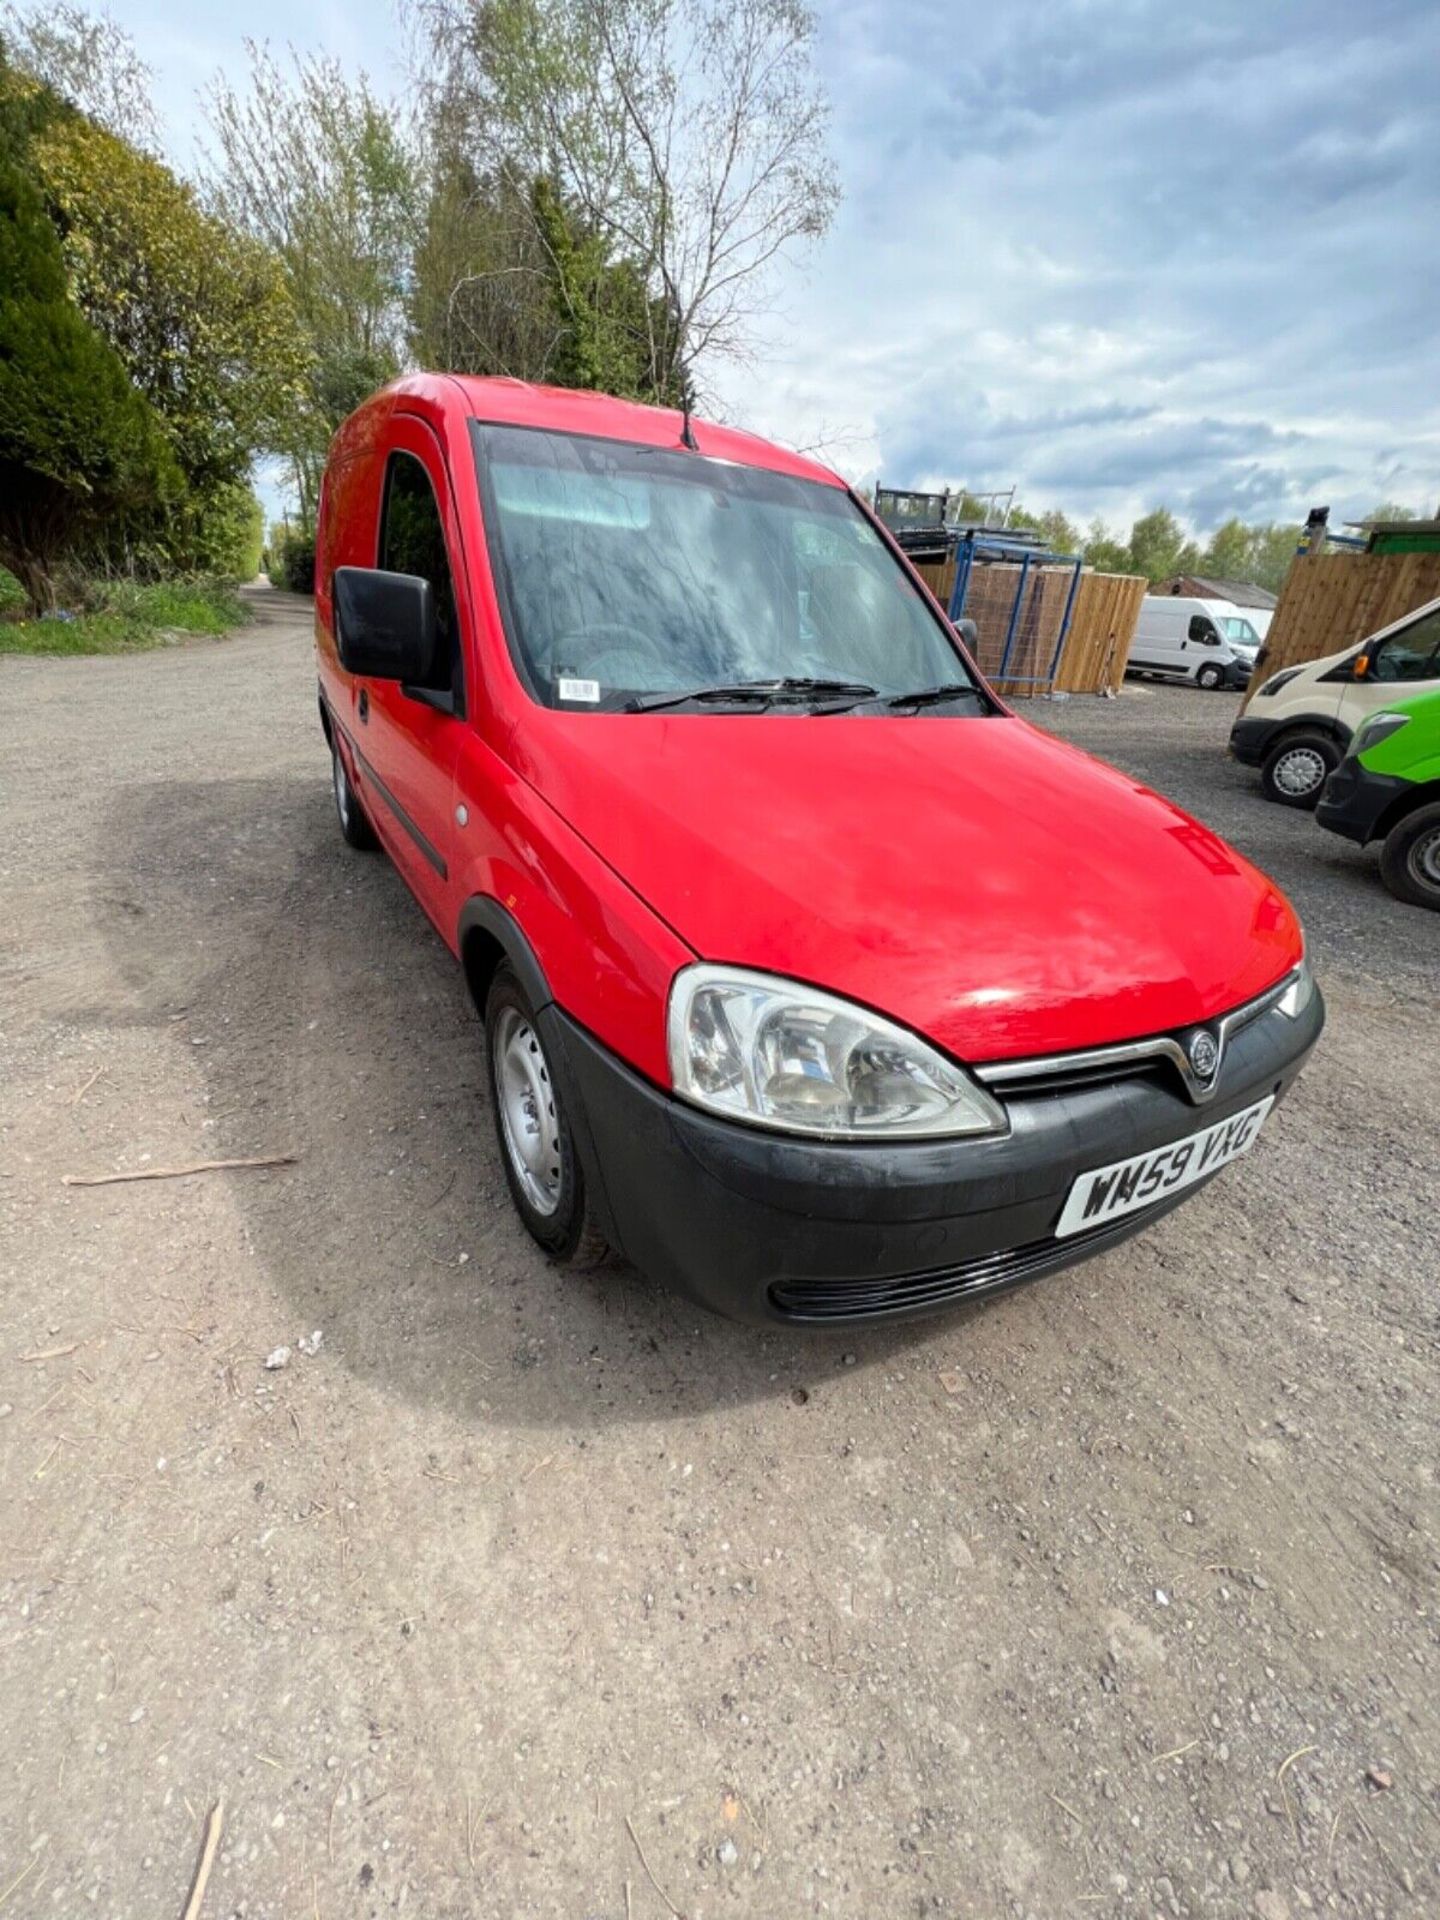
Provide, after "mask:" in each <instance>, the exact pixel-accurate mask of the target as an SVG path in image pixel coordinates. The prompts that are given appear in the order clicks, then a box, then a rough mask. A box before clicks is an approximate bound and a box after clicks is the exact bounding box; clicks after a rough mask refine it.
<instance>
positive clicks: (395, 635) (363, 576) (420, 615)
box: [334, 567, 439, 687]
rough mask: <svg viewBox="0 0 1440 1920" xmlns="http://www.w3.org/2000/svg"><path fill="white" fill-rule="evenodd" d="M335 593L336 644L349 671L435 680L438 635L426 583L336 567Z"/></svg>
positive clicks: (369, 570)
mask: <svg viewBox="0 0 1440 1920" xmlns="http://www.w3.org/2000/svg"><path fill="white" fill-rule="evenodd" d="M334 594H335V640H336V644H337V645H338V647H339V649H340V664H341V666H342V667H344V669H345V671H346V672H347V673H359V674H364V675H366V676H368V677H369V678H370V679H372V680H399V681H400V682H401V683H402V684H414V685H416V686H421V687H423V686H425V685H427V684H428V683H429V682H430V681H431V680H432V679H433V678H434V676H435V664H436V656H437V653H438V651H439V636H438V633H437V631H436V626H435V594H434V591H433V589H432V588H431V585H430V582H429V581H428V580H422V579H421V578H420V576H419V575H418V574H414V573H386V572H384V571H382V570H381V569H380V568H378V567H337V568H336V569H335V581H334Z"/></svg>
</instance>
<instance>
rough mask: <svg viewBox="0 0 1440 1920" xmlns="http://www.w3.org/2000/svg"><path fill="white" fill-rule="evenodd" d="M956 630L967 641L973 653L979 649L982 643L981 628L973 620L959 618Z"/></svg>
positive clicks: (966, 643)
mask: <svg viewBox="0 0 1440 1920" xmlns="http://www.w3.org/2000/svg"><path fill="white" fill-rule="evenodd" d="M955 631H956V632H957V633H958V634H959V636H960V638H961V639H962V640H963V641H964V642H965V645H966V646H967V647H968V648H969V650H970V652H971V653H974V652H975V651H976V650H977V649H978V647H979V645H980V629H979V628H978V627H977V626H976V624H975V622H974V621H973V620H964V619H961V620H957V621H956V622H955Z"/></svg>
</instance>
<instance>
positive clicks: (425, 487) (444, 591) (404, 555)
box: [378, 453, 464, 708]
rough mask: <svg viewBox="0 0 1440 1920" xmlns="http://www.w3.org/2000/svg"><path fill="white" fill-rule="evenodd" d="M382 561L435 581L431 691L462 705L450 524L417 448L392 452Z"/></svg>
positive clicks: (391, 567)
mask: <svg viewBox="0 0 1440 1920" xmlns="http://www.w3.org/2000/svg"><path fill="white" fill-rule="evenodd" d="M378 564H379V565H380V566H381V567H383V568H384V569H385V570H386V571H387V572H390V573H413V574H418V575H419V576H420V578H421V579H423V580H428V581H429V582H430V586H431V590H432V591H433V593H434V595H435V624H436V626H437V628H438V629H439V634H440V648H439V658H438V660H437V662H436V668H435V675H434V678H433V679H432V680H431V681H430V683H429V684H430V686H431V688H432V690H434V691H436V692H444V693H451V694H453V695H454V696H455V701H456V706H457V708H463V695H464V674H463V671H462V668H461V664H460V623H459V621H458V620H457V619H456V617H455V583H454V581H453V579H452V578H451V574H450V556H449V554H448V553H447V552H446V550H445V527H444V524H443V522H442V521H441V518H440V508H439V506H438V505H437V504H436V500H435V489H434V488H433V487H432V486H431V484H430V476H429V474H428V473H427V472H426V471H425V469H424V467H423V466H422V465H421V463H420V462H419V461H418V460H417V459H416V458H415V456H414V454H413V453H392V454H391V456H390V461H389V465H388V466H387V467H386V469H385V505H384V507H383V509H382V510H381V514H380V558H379V562H378Z"/></svg>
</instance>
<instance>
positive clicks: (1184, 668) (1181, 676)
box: [1126, 593, 1260, 688]
mask: <svg viewBox="0 0 1440 1920" xmlns="http://www.w3.org/2000/svg"><path fill="white" fill-rule="evenodd" d="M1259 651H1260V636H1259V634H1258V633H1257V632H1256V631H1255V628H1254V627H1253V626H1252V624H1251V623H1250V621H1249V619H1248V618H1247V617H1246V615H1245V613H1244V612H1243V611H1242V610H1241V609H1240V608H1239V607H1237V606H1234V605H1233V604H1232V603H1231V602H1230V601H1229V600H1199V599H1195V598H1192V597H1191V596H1190V595H1189V594H1179V593H1147V594H1146V596H1145V598H1144V600H1142V601H1141V603H1140V618H1139V620H1138V622H1137V623H1136V627H1135V638H1134V640H1133V641H1132V642H1131V646H1130V658H1129V660H1128V661H1127V662H1126V670H1127V671H1128V672H1131V673H1153V674H1154V675H1155V676H1156V677H1157V678H1159V679H1165V680H1188V681H1189V682H1190V684H1191V685H1192V686H1196V687H1206V688H1215V687H1244V686H1246V685H1248V684H1249V680H1250V675H1251V673H1252V671H1253V670H1254V666H1255V658H1256V655H1257V654H1258V653H1259Z"/></svg>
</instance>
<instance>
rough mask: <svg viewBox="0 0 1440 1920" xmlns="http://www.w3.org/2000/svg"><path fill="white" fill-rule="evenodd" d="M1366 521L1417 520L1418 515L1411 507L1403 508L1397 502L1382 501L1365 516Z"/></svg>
mask: <svg viewBox="0 0 1440 1920" xmlns="http://www.w3.org/2000/svg"><path fill="white" fill-rule="evenodd" d="M1365 518H1366V519H1367V520H1418V519H1419V518H1420V515H1419V514H1418V513H1417V512H1416V511H1415V509H1414V508H1413V507H1407V506H1403V505H1402V504H1401V502H1400V501H1398V500H1382V501H1381V502H1380V504H1379V506H1378V507H1372V508H1371V509H1370V511H1369V513H1367V514H1366V515H1365Z"/></svg>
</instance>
